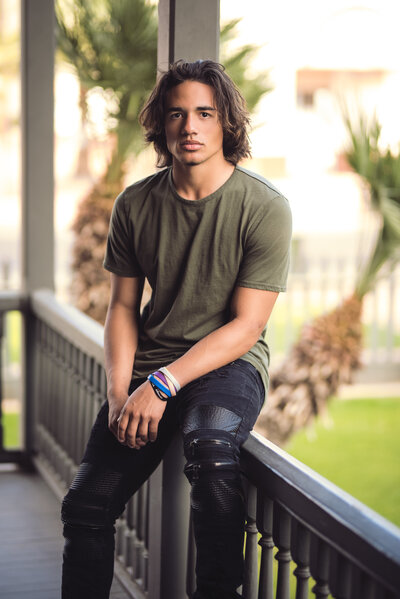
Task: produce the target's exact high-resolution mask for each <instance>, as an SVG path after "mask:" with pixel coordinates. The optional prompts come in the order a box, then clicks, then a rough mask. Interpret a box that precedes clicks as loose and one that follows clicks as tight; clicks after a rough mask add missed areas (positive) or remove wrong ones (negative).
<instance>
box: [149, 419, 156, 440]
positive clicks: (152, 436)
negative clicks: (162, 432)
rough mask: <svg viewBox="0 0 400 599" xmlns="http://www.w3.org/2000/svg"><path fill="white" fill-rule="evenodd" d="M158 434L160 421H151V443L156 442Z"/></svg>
mask: <svg viewBox="0 0 400 599" xmlns="http://www.w3.org/2000/svg"><path fill="white" fill-rule="evenodd" d="M157 433H158V421H157V420H151V421H150V422H149V441H155V440H156V439H157Z"/></svg>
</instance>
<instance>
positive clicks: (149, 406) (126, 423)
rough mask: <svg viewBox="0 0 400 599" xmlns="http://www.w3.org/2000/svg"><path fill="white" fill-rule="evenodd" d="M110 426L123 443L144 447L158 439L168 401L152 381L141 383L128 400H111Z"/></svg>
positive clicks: (136, 447)
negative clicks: (151, 383)
mask: <svg viewBox="0 0 400 599" xmlns="http://www.w3.org/2000/svg"><path fill="white" fill-rule="evenodd" d="M109 405H110V412H109V429H110V430H111V432H112V433H113V434H114V435H115V437H116V438H117V439H118V441H119V442H120V443H122V444H123V445H127V446H128V447H132V448H133V449H140V448H141V447H143V446H144V445H146V444H147V442H148V441H155V440H156V439H157V431H158V423H159V422H160V420H161V418H162V415H163V414H164V410H165V407H166V405H167V404H166V402H165V401H162V400H161V399H158V397H157V396H156V394H155V393H154V391H153V389H152V388H151V385H150V383H149V382H148V381H146V382H144V383H143V384H142V385H140V387H138V388H137V389H136V390H135V391H134V392H133V393H132V395H130V396H129V397H128V398H127V399H126V401H125V402H124V403H122V402H121V403H120V401H118V400H111V401H110V400H109Z"/></svg>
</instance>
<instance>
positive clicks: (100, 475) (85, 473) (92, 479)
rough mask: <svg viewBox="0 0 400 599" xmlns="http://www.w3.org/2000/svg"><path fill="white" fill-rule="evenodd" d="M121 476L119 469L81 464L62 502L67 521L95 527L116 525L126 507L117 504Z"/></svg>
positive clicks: (63, 514)
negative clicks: (116, 498)
mask: <svg viewBox="0 0 400 599" xmlns="http://www.w3.org/2000/svg"><path fill="white" fill-rule="evenodd" d="M121 479H122V475H121V473H119V472H112V471H107V470H106V471H104V472H103V471H101V472H98V471H96V469H95V468H94V467H93V466H92V465H91V464H88V463H83V464H81V465H80V467H79V470H78V472H77V474H76V476H75V478H74V480H73V482H72V484H71V487H70V490H69V491H68V493H67V495H66V496H65V498H64V501H63V504H62V511H61V517H62V521H63V522H64V524H68V525H70V526H74V527H86V528H92V529H99V528H100V529H101V528H103V529H104V528H109V527H112V526H113V524H114V522H115V520H116V518H117V517H118V516H119V514H120V512H121V511H122V509H123V503H121V504H120V505H119V506H117V505H116V501H115V497H116V495H117V493H116V490H117V488H118V486H119V484H120V482H121ZM118 495H120V494H118Z"/></svg>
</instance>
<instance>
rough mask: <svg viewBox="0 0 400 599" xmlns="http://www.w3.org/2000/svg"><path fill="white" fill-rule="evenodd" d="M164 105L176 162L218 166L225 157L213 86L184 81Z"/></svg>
mask: <svg viewBox="0 0 400 599" xmlns="http://www.w3.org/2000/svg"><path fill="white" fill-rule="evenodd" d="M165 108H166V111H165V114H166V116H165V135H166V139H167V146H168V150H169V151H170V152H171V154H172V156H173V163H175V162H176V161H177V162H179V163H181V164H183V165H185V166H195V165H198V164H204V163H206V162H209V164H210V166H211V165H215V166H217V165H218V164H219V161H221V160H222V161H223V160H224V154H223V131H222V127H221V123H220V121H219V118H218V113H217V109H216V106H215V101H214V91H213V89H212V87H210V86H209V85H206V84H205V83H200V82H199V81H184V82H183V83H180V84H179V85H177V86H175V87H173V88H172V89H170V90H169V92H168V93H167V97H166V106H165Z"/></svg>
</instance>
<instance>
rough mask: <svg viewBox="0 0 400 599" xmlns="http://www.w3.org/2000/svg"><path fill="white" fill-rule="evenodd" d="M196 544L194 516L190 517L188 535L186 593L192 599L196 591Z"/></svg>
mask: <svg viewBox="0 0 400 599" xmlns="http://www.w3.org/2000/svg"><path fill="white" fill-rule="evenodd" d="M195 568H196V544H195V540H194V533H193V522H192V516H191V515H190V522H189V534H188V559H187V574H186V592H187V594H188V595H189V597H191V596H192V595H193V594H194V592H195V590H196V574H195Z"/></svg>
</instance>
